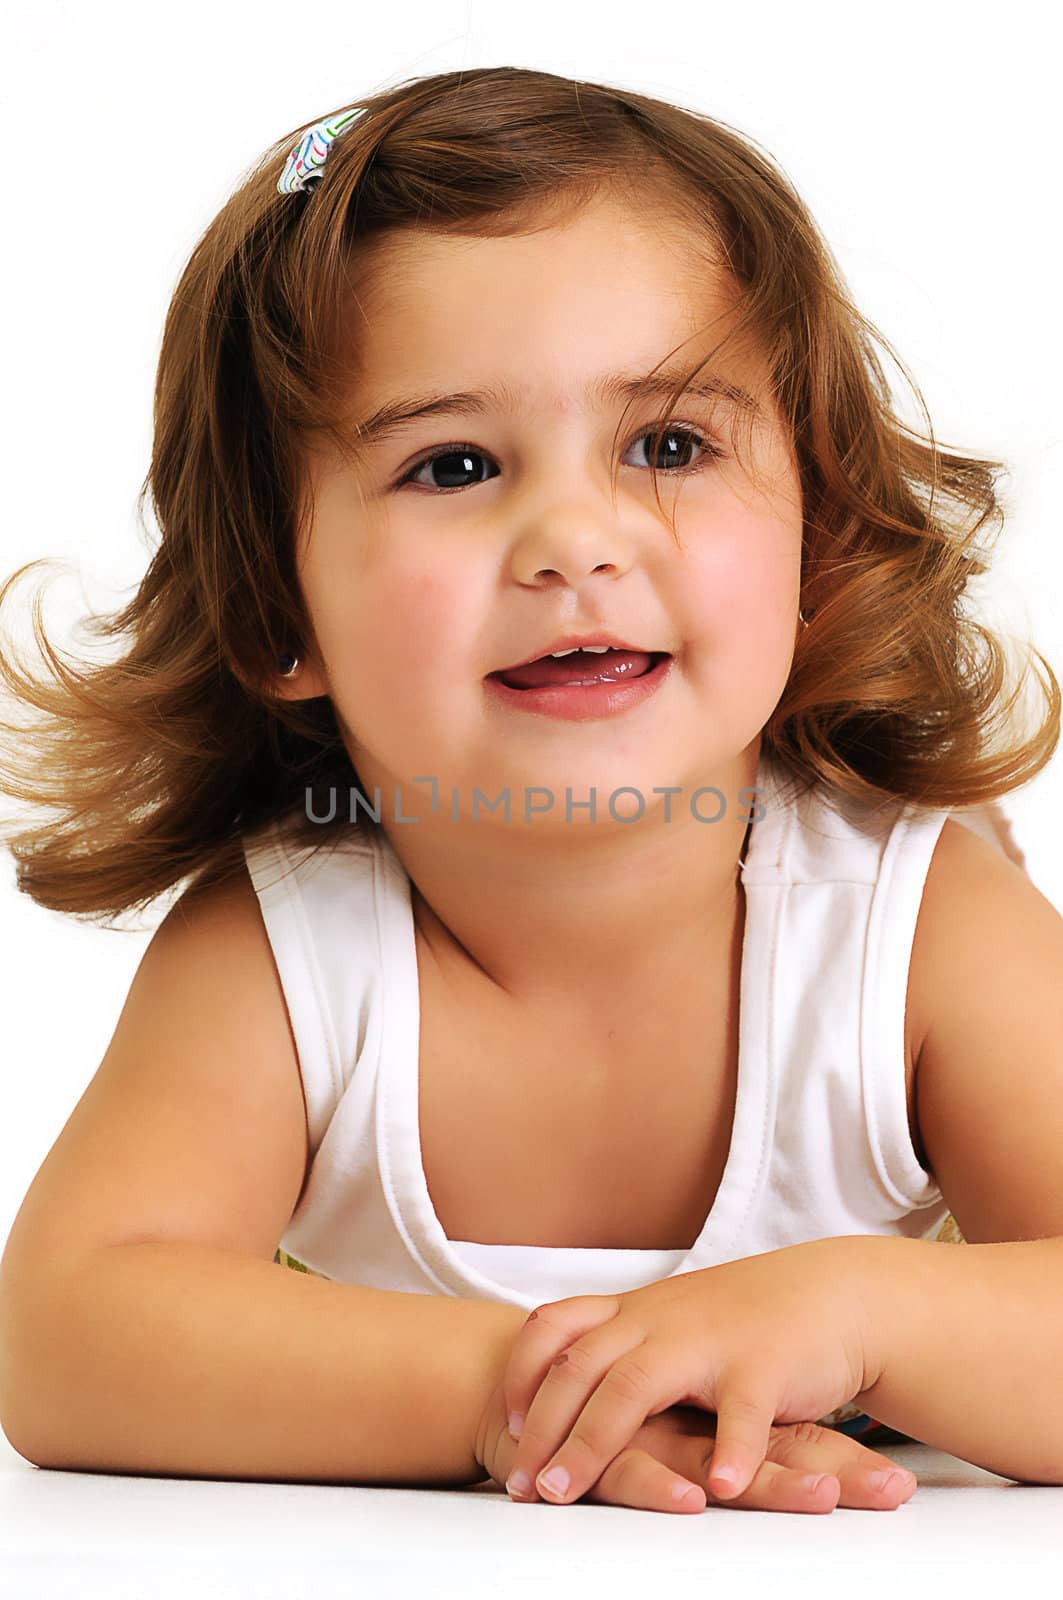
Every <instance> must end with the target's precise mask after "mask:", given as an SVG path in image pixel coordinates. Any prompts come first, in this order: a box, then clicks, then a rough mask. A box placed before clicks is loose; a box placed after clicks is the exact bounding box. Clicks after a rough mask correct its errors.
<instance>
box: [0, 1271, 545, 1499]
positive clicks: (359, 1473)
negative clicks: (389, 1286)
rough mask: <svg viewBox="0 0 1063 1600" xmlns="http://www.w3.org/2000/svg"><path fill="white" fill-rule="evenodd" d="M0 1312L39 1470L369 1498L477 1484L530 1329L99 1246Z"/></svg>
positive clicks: (1, 1363) (288, 1276)
mask: <svg viewBox="0 0 1063 1600" xmlns="http://www.w3.org/2000/svg"><path fill="white" fill-rule="evenodd" d="M2 1303H3V1305H4V1308H5V1309H4V1316H3V1319H2V1322H0V1422H2V1424H3V1429H4V1432H5V1434H6V1435H7V1437H8V1439H9V1440H10V1442H11V1444H12V1445H14V1447H15V1449H16V1450H18V1451H19V1452H20V1453H21V1454H22V1455H24V1456H26V1457H27V1458H28V1459H29V1460H31V1461H34V1462H36V1463H37V1464H38V1465H39V1466H42V1467H53V1468H67V1469H74V1470H78V1471H92V1472H119V1473H123V1472H128V1473H162V1474H166V1475H170V1476H180V1477H208V1478H252V1479H267V1480H269V1479H280V1480H286V1481H299V1482H322V1483H364V1484H388V1483H392V1484H393V1483H407V1484H425V1485H427V1484H441V1485H443V1484H445V1485H460V1484H468V1483H477V1482H479V1481H481V1480H482V1479H483V1478H484V1476H485V1474H484V1471H483V1469H482V1467H480V1466H479V1465H478V1463H477V1461H476V1457H475V1451H474V1443H475V1431H476V1426H477V1423H478V1421H479V1417H480V1413H481V1412H482V1410H483V1408H484V1406H485V1404H486V1402H487V1399H488V1397H489V1395H490V1393H491V1390H492V1389H493V1388H494V1386H495V1384H496V1383H497V1382H498V1381H499V1379H500V1377H501V1374H502V1371H503V1369H504V1366H505V1361H506V1358H507V1355H508V1352H509V1347H510V1345H511V1344H512V1341H513V1339H514V1338H515V1337H516V1334H517V1331H518V1329H519V1328H520V1327H521V1326H522V1324H523V1322H524V1319H525V1315H526V1314H525V1313H524V1312H523V1311H522V1310H521V1309H520V1308H519V1307H514V1306H508V1305H500V1304H496V1303H494V1302H491V1301H486V1300H462V1299H456V1298H451V1297H446V1296H435V1295H419V1294H405V1293H398V1292H393V1291H390V1290H380V1289H369V1288H364V1287H362V1286H360V1285H357V1284H342V1283H332V1282H329V1281H328V1280H327V1279H324V1278H318V1277H313V1276H310V1275H308V1274H305V1273H301V1272H293V1271H291V1270H290V1269H289V1268H288V1267H285V1266H281V1265H279V1264H275V1263H273V1262H267V1261H263V1260H260V1259H255V1258H254V1257H250V1256H242V1255H239V1254H236V1253H232V1252H229V1251H225V1250H220V1249H216V1248H206V1247H202V1246H198V1245H190V1244H183V1243H180V1244H171V1243H147V1244H116V1245H108V1246H106V1247H103V1248H100V1249H97V1250H94V1251H92V1252H91V1253H89V1254H86V1255H80V1256H78V1257H77V1258H76V1259H75V1260H70V1261H67V1262H65V1263H64V1265H63V1267H62V1268H61V1269H56V1270H54V1271H52V1272H50V1273H47V1274H42V1275H41V1278H40V1280H39V1281H38V1282H37V1283H36V1284H35V1286H34V1294H33V1296H32V1298H27V1299H25V1300H23V1301H21V1302H18V1303H19V1304H20V1311H19V1313H18V1314H17V1315H15V1314H14V1313H13V1312H12V1310H11V1309H10V1305H9V1303H8V1302H7V1301H3V1302H2ZM31 1308H32V1309H31Z"/></svg>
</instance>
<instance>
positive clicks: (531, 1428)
mask: <svg viewBox="0 0 1063 1600" xmlns="http://www.w3.org/2000/svg"><path fill="white" fill-rule="evenodd" d="M864 1244H865V1241H864V1240H863V1239H862V1238H860V1237H858V1236H845V1237H842V1238H832V1239H819V1240H814V1241H810V1242H809V1243H806V1244H800V1245H791V1246H789V1247H787V1248H785V1249H781V1250H772V1251H768V1252H766V1253H764V1254H762V1255H757V1256H748V1257H745V1258H743V1259H742V1260H739V1261H730V1262H726V1263H724V1264H723V1265H721V1266H717V1267H708V1268H705V1269H703V1270H700V1271H697V1272H688V1273H681V1274H679V1275H678V1276H676V1277H672V1278H664V1279H662V1280H660V1281H659V1282H657V1283H651V1284H648V1285H646V1286H645V1287H644V1288H641V1289H635V1290H632V1291H630V1292H628V1293H626V1294H617V1295H577V1296H573V1297H571V1298H569V1299H565V1300H556V1301H551V1302H549V1303H547V1304H545V1305H542V1306H540V1307H539V1308H538V1309H537V1310H536V1311H533V1312H532V1313H531V1315H530V1317H529V1318H528V1320H527V1322H526V1323H525V1324H524V1327H523V1328H522V1329H521V1331H520V1333H519V1334H518V1335H517V1337H516V1339H515V1341H514V1343H513V1346H512V1349H511V1351H510V1356H509V1361H508V1363H507V1366H506V1371H505V1375H504V1378H503V1382H502V1389H503V1393H504V1403H505V1406H506V1413H507V1415H508V1416H510V1417H511V1418H513V1417H514V1416H515V1417H516V1419H517V1426H518V1427H519V1428H520V1432H519V1443H518V1445H517V1450H516V1456H515V1459H514V1461H513V1464H512V1468H511V1471H510V1474H509V1481H510V1482H512V1481H513V1478H514V1475H515V1473H516V1472H518V1471H522V1472H524V1473H525V1474H526V1475H527V1477H528V1479H529V1480H530V1481H531V1482H533V1483H534V1484H535V1486H536V1488H537V1489H538V1491H539V1493H540V1494H541V1495H542V1497H543V1498H544V1499H548V1500H550V1501H553V1502H555V1503H562V1502H566V1501H572V1500H577V1499H579V1498H580V1496H581V1495H582V1494H584V1493H585V1491H586V1490H587V1489H589V1488H590V1487H591V1486H592V1485H593V1484H594V1483H595V1482H596V1481H597V1479H598V1478H599V1476H600V1475H601V1474H602V1473H603V1472H604V1470H605V1469H606V1467H607V1466H608V1465H609V1463H610V1462H611V1461H612V1460H613V1459H614V1457H615V1456H616V1455H617V1454H618V1453H619V1452H620V1451H621V1450H623V1449H625V1447H626V1446H628V1445H629V1444H630V1442H631V1440H632V1439H633V1438H634V1437H635V1435H636V1434H637V1433H638V1432H639V1430H640V1428H642V1426H643V1424H644V1422H645V1421H646V1419H647V1418H648V1417H653V1416H656V1415H657V1414H658V1413H659V1412H662V1411H665V1410H667V1409H668V1408H670V1407H672V1406H676V1405H692V1406H696V1407H700V1408H701V1409H703V1410H706V1411H712V1412H714V1413H715V1416H716V1423H715V1447H714V1451H713V1456H712V1462H711V1466H710V1469H709V1481H708V1488H709V1489H710V1490H711V1492H712V1494H713V1495H714V1496H715V1497H716V1498H718V1499H732V1498H734V1497H736V1496H738V1495H740V1494H742V1492H743V1491H744V1490H745V1489H746V1488H747V1487H748V1486H749V1484H750V1483H751V1481H752V1479H753V1477H754V1475H755V1474H756V1473H757V1471H758V1469H759V1468H760V1466H761V1464H762V1463H763V1462H764V1460H765V1456H766V1452H767V1449H768V1444H769V1437H770V1436H771V1433H772V1429H773V1426H774V1425H775V1424H776V1423H788V1422H803V1421H813V1422H814V1421H815V1420H816V1419H818V1418H819V1417H822V1416H826V1415H827V1414H828V1413H829V1412H831V1411H833V1410H834V1409H835V1408H836V1407H838V1406H841V1405H844V1404H846V1402H848V1401H850V1400H852V1399H857V1400H858V1399H859V1397H860V1395H861V1394H863V1393H865V1392H866V1391H867V1390H869V1389H870V1388H871V1387H872V1386H873V1385H874V1384H875V1382H876V1381H877V1380H878V1378H879V1376H880V1375H881V1371H882V1363H881V1360H880V1359H879V1357H878V1354H877V1352H876V1349H875V1340H874V1337H873V1329H872V1327H871V1321H872V1319H871V1316H870V1314H869V1307H868V1297H867V1294H866V1289H867V1272H866V1256H865V1255H864V1254H862V1253H861V1249H860V1247H861V1246H863V1245H864ZM521 1421H522V1424H523V1425H522V1426H521ZM510 1431H511V1433H512V1432H514V1430H513V1428H512V1427H511V1430H510ZM514 1437H518V1435H517V1434H516V1433H514ZM557 1469H561V1470H562V1471H563V1473H564V1474H565V1475H566V1477H567V1486H566V1485H565V1484H564V1480H558V1482H559V1485H560V1486H559V1487H558V1488H557V1489H556V1490H554V1489H552V1488H551V1485H550V1484H549V1483H544V1481H543V1474H545V1473H547V1472H553V1471H556V1470H557Z"/></svg>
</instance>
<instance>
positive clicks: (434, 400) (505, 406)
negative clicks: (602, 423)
mask: <svg viewBox="0 0 1063 1600" xmlns="http://www.w3.org/2000/svg"><path fill="white" fill-rule="evenodd" d="M682 375H683V374H682V372H681V371H678V370H675V369H673V370H660V369H659V370H658V371H656V372H650V373H644V372H616V373H609V374H607V375H605V376H604V377H600V378H597V379H594V380H593V381H592V382H590V383H588V384H587V385H586V387H585V389H584V399H585V401H586V402H587V403H588V404H591V405H593V404H606V405H612V404H615V403H616V402H617V401H619V400H635V399H640V398H642V397H644V396H651V395H658V394H670V393H671V392H672V390H673V389H674V388H675V386H676V384H677V383H678V382H679V380H680V378H681V377H682ZM683 393H684V394H693V395H702V396H707V397H708V398H710V399H714V400H718V399H724V400H728V401H730V402H731V404H732V405H735V406H737V407H738V408H739V409H741V410H743V411H747V412H748V413H749V414H750V415H751V416H753V417H760V416H761V415H762V411H761V407H760V405H759V404H758V402H757V401H756V400H754V398H753V396H752V395H751V394H749V393H747V391H746V390H745V389H740V388H739V387H738V386H737V384H733V383H730V382H728V381H727V380H726V379H724V378H719V377H714V376H712V375H711V374H706V373H701V374H700V375H699V376H698V377H697V378H696V379H695V381H694V382H693V383H690V384H688V385H687V386H686V388H685V389H684V391H683ZM521 399H522V396H521V393H520V391H519V390H517V389H514V388H513V387H512V386H511V385H509V384H506V383H500V384H494V385H490V386H489V387H487V388H484V389H464V390H461V391H459V392H458V393H455V394H439V393H436V394H426V395H418V396H408V397H405V398H401V397H400V398H398V399H395V400H391V401H388V402H386V403H385V404H384V405H381V406H378V407H377V408H376V409H375V410H374V411H372V412H371V413H370V415H369V416H368V417H366V418H365V419H364V420H363V421H362V422H360V423H358V424H357V426H356V429H355V431H356V433H357V434H358V436H359V438H360V439H361V440H363V441H364V442H365V443H366V444H379V443H381V442H382V441H383V440H384V439H389V438H391V437H392V436H393V435H394V434H396V433H399V432H400V431H401V430H402V429H403V428H404V427H407V426H408V425H409V424H410V423H411V422H415V421H417V420H418V419H419V418H420V417H438V416H455V415H465V416H483V415H486V414H487V413H488V412H490V411H506V410H508V411H511V412H516V411H519V410H520V403H521Z"/></svg>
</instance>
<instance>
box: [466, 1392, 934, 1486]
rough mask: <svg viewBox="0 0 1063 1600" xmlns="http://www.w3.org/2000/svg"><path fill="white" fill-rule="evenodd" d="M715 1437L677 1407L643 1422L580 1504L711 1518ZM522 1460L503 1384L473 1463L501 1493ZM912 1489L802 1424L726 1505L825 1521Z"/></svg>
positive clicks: (888, 1466) (783, 1435) (712, 1429)
mask: <svg viewBox="0 0 1063 1600" xmlns="http://www.w3.org/2000/svg"><path fill="white" fill-rule="evenodd" d="M715 1435H716V1419H715V1417H713V1416H712V1415H711V1414H710V1413H708V1412H705V1411H699V1410H697V1409H696V1408H695V1407H694V1406H671V1407H669V1409H668V1410H667V1411H662V1412H660V1413H659V1414H658V1415H657V1416H654V1417H650V1418H649V1419H648V1420H647V1421H646V1422H644V1423H643V1425H642V1427H641V1428H640V1429H639V1430H638V1432H637V1433H636V1435H635V1437H634V1439H633V1441H632V1443H631V1445H630V1446H629V1447H628V1448H627V1449H626V1450H621V1452H620V1454H619V1455H618V1456H617V1457H616V1459H615V1460H613V1461H611V1462H610V1463H609V1465H608V1466H607V1467H606V1469H605V1471H604V1472H603V1473H602V1475H601V1477H600V1478H599V1479H598V1480H597V1482H596V1483H593V1484H592V1485H591V1486H590V1488H589V1489H588V1490H587V1491H586V1493H585V1494H584V1495H583V1496H582V1498H583V1499H584V1500H587V1501H591V1502H595V1503H597V1504H599V1505H613V1506H629V1507H631V1508H632V1509H634V1510H636V1511H679V1512H686V1511H704V1509H705V1506H706V1503H707V1502H708V1501H712V1500H713V1498H714V1497H713V1496H712V1495H711V1494H708V1493H707V1492H706V1489H705V1483H706V1479H707V1477H708V1473H709V1466H710V1463H711V1461H712V1455H713V1450H714V1448H715ZM516 1456H517V1446H516V1443H515V1442H514V1440H513V1439H512V1438H511V1437H510V1434H509V1430H508V1428H507V1426H506V1407H505V1400H504V1398H503V1393H502V1385H501V1384H498V1385H497V1386H496V1388H495V1390H494V1392H493V1394H492V1396H491V1399H490V1401H489V1403H488V1405H487V1407H486V1408H485V1410H484V1414H483V1417H482V1418H481V1421H480V1428H479V1430H478V1433H477V1440H476V1459H477V1461H478V1462H479V1463H480V1465H481V1466H482V1467H483V1468H484V1470H485V1471H486V1472H488V1473H489V1474H490V1476H491V1477H492V1478H494V1480H495V1482H496V1483H498V1484H500V1485H501V1484H504V1483H505V1482H506V1479H507V1478H509V1477H510V1476H511V1474H512V1471H513V1465H514V1462H515V1460H516ZM820 1474H826V1476H825V1477H823V1478H822V1479H821V1482H820V1483H819V1485H818V1487H817V1488H815V1489H813V1488H811V1487H809V1483H808V1479H809V1477H810V1476H819V1475H820ZM876 1475H877V1477H878V1478H879V1479H883V1478H885V1477H886V1475H889V1480H890V1481H889V1482H878V1483H876V1482H874V1481H873V1479H874V1476H876ZM915 1488H916V1479H915V1476H914V1474H912V1473H909V1472H905V1471H904V1469H903V1468H901V1467H898V1466H897V1464H896V1462H894V1461H891V1460H890V1458H889V1457H888V1456H883V1455H879V1454H878V1452H877V1451H876V1450H869V1449H868V1448H867V1446H866V1445H862V1444H860V1443H859V1442H858V1441H857V1440H856V1439H850V1438H849V1437H848V1435H847V1434H844V1433H834V1432H833V1431H832V1430H831V1429H830V1428H821V1427H820V1426H819V1425H818V1424H817V1423H815V1422H795V1423H788V1424H783V1425H779V1426H776V1427H773V1428H772V1429H771V1431H770V1433H769V1436H768V1448H767V1452H766V1456H765V1459H764V1461H763V1462H762V1463H761V1464H760V1466H759V1467H758V1468H757V1470H756V1472H755V1473H754V1475H753V1481H752V1482H751V1483H750V1485H749V1487H748V1489H746V1490H745V1492H744V1493H743V1494H739V1495H733V1496H731V1497H730V1498H729V1499H728V1500H727V1501H726V1502H722V1501H721V1502H719V1503H720V1504H726V1505H727V1506H734V1507H737V1508H738V1509H739V1510H742V1511H803V1512H812V1513H820V1514H822V1513H824V1512H830V1511H833V1510H834V1508H835V1506H838V1505H841V1506H847V1507H851V1508H852V1509H853V1510H857V1511H895V1510H896V1509H897V1507H898V1506H899V1505H903V1504H904V1502H905V1501H906V1500H909V1499H910V1498H911V1496H912V1494H913V1493H914V1492H915ZM511 1493H512V1497H513V1499H515V1500H519V1499H528V1500H535V1499H537V1496H536V1493H535V1490H534V1488H533V1487H531V1486H530V1485H529V1488H528V1490H527V1492H526V1494H525V1495H519V1494H517V1493H516V1492H515V1491H511ZM684 1497H685V1498H684Z"/></svg>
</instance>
